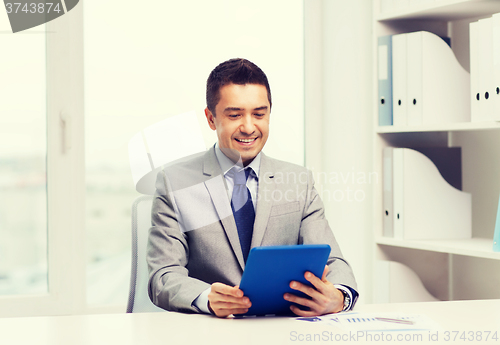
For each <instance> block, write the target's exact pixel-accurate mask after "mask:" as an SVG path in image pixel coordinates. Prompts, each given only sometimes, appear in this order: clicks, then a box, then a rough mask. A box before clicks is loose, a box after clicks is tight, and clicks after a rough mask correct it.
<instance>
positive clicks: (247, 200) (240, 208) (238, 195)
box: [231, 167, 255, 262]
mask: <svg viewBox="0 0 500 345" xmlns="http://www.w3.org/2000/svg"><path fill="white" fill-rule="evenodd" d="M249 174H250V168H248V169H245V170H243V169H242V170H240V171H237V168H236V167H235V168H233V176H234V188H233V195H232V197H231V209H232V210H233V216H234V220H235V222H236V228H237V229H238V236H239V238H240V244H241V251H242V252H243V258H244V259H245V262H246V261H247V257H248V252H249V251H250V245H251V243H252V233H253V223H254V221H255V210H254V208H253V203H252V195H251V194H250V191H249V190H248V188H247V185H246V184H247V178H248V175H249Z"/></svg>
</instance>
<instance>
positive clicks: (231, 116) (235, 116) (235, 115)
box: [228, 114, 240, 119]
mask: <svg viewBox="0 0 500 345" xmlns="http://www.w3.org/2000/svg"><path fill="white" fill-rule="evenodd" d="M228 116H229V117H230V118H233V119H235V118H237V117H238V116H240V115H239V114H229V115H228Z"/></svg>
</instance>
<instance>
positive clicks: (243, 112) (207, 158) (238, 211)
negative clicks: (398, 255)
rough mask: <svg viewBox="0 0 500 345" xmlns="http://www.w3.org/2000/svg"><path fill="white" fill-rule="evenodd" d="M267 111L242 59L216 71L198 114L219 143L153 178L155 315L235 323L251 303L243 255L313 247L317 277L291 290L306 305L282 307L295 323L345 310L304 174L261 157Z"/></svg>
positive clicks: (340, 277) (335, 250)
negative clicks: (196, 315) (316, 247)
mask: <svg viewBox="0 0 500 345" xmlns="http://www.w3.org/2000/svg"><path fill="white" fill-rule="evenodd" d="M271 105H272V101H271V90H270V87H269V83H268V80H267V77H266V75H265V74H264V72H263V71H262V70H261V69H260V68H259V67H257V66H256V65H255V64H253V63H252V62H250V61H248V60H245V59H232V60H228V61H226V62H223V63H221V64H220V65H219V66H217V67H216V68H215V69H214V70H213V71H212V72H211V74H210V76H209V77H208V80H207V108H206V109H205V115H206V118H207V122H208V125H209V126H210V128H211V129H212V130H214V131H216V133H217V138H218V142H217V143H216V144H215V145H214V147H212V148H211V149H209V150H208V151H207V152H205V153H203V154H200V155H196V156H195V157H190V158H189V159H186V160H183V161H182V162H179V163H176V164H173V165H170V166H166V167H165V168H164V169H163V170H162V171H161V172H160V173H159V174H158V179H157V183H156V188H157V192H156V195H155V200H154V203H153V209H152V228H151V230H150V236H149V243H148V257H147V259H148V264H149V272H150V279H149V295H150V298H151V300H152V301H153V303H155V304H156V305H157V306H159V307H161V308H164V309H166V310H172V311H183V312H204V313H212V314H214V315H216V316H219V317H226V316H229V315H232V314H244V313H245V312H246V311H248V308H249V307H250V306H251V303H252V301H250V300H249V299H248V298H247V297H246V296H244V294H243V291H241V290H240V289H239V288H238V284H239V282H240V280H241V276H242V273H243V270H244V267H245V262H246V259H247V257H248V253H249V251H250V249H251V248H252V247H256V246H269V245H293V244H318V243H326V244H329V245H330V247H331V249H332V251H331V253H330V257H329V259H328V262H327V266H326V267H325V271H324V273H323V275H322V277H316V276H314V275H313V274H311V273H309V272H308V273H306V274H305V278H306V279H307V280H308V281H309V282H311V284H312V285H313V286H314V288H311V287H308V286H305V285H303V284H301V283H299V282H290V286H291V288H292V289H295V290H297V291H301V292H303V293H305V294H306V295H308V296H309V297H310V298H301V297H298V296H296V295H294V294H286V295H284V296H283V298H284V299H286V300H288V301H291V302H294V303H295V304H297V305H298V306H300V307H298V306H295V305H293V306H291V312H293V313H295V314H296V315H300V316H313V315H322V314H327V313H333V312H339V311H342V310H350V309H351V308H352V307H353V306H354V303H355V302H356V299H357V297H358V293H357V291H356V282H355V279H354V276H353V273H352V270H351V268H350V266H349V265H348V264H347V262H346V261H345V260H344V259H343V257H342V253H341V251H340V248H339V246H338V244H337V242H336V240H335V237H334V235H333V232H332V230H331V229H330V227H329V225H328V222H327V221H326V219H325V217H324V208H323V203H322V201H321V199H320V197H319V195H318V193H317V192H316V190H315V188H314V182H313V179H312V175H311V173H310V172H309V171H308V170H307V169H305V168H303V167H300V166H297V165H294V164H291V163H286V162H282V161H279V160H276V159H272V158H270V157H267V156H266V155H265V154H264V153H263V152H262V148H263V147H264V145H265V143H266V141H267V138H268V136H269V121H270V114H271ZM278 175H280V176H287V178H286V179H278V178H275V176H278ZM304 176H305V177H306V178H304ZM284 196H286V197H284Z"/></svg>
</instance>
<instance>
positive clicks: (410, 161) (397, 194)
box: [383, 147, 472, 240]
mask: <svg viewBox="0 0 500 345" xmlns="http://www.w3.org/2000/svg"><path fill="white" fill-rule="evenodd" d="M461 164H462V162H461V149H460V148H459V147H439V148H420V149H415V150H413V149H407V148H393V147H387V148H385V149H384V158H383V189H384V192H383V206H384V216H383V217H384V228H383V230H384V231H383V235H384V236H385V237H393V238H397V239H405V240H437V239H467V238H471V229H472V224H471V195H470V194H469V193H465V192H463V191H461V188H462V175H461Z"/></svg>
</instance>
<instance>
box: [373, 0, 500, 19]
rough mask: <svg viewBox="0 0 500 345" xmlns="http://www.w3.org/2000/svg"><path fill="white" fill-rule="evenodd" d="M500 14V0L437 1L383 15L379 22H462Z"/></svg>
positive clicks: (379, 17) (380, 16)
mask: <svg viewBox="0 0 500 345" xmlns="http://www.w3.org/2000/svg"><path fill="white" fill-rule="evenodd" d="M497 12H500V1H498V0H436V1H434V2H433V3H431V4H424V5H419V4H418V3H417V4H416V5H414V6H410V7H408V8H407V9H401V10H398V11H394V12H389V13H382V14H380V15H379V16H378V17H377V20H378V21H390V20H401V19H426V20H428V19H433V20H444V21H450V20H460V19H465V18H473V17H482V16H488V15H491V14H493V13H497Z"/></svg>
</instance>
